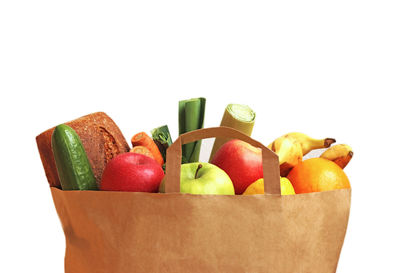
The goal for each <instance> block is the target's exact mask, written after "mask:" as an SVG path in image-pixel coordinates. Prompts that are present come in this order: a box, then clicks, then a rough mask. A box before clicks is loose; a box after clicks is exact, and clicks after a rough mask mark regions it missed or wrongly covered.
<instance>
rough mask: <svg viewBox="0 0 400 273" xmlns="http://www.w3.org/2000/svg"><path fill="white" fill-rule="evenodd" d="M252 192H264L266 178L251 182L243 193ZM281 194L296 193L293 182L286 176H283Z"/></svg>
mask: <svg viewBox="0 0 400 273" xmlns="http://www.w3.org/2000/svg"><path fill="white" fill-rule="evenodd" d="M250 194H264V179H263V178H260V179H258V180H256V181H255V182H253V183H251V184H250V185H249V186H248V187H247V189H246V190H245V191H244V193H243V195H250ZM281 194H282V195H290V194H295V192H294V189H293V186H292V184H290V181H289V179H287V178H286V177H281Z"/></svg>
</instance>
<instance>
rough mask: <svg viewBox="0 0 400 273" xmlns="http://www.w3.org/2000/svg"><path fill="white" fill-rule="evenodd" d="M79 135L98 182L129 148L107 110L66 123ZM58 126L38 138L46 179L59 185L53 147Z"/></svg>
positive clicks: (56, 185) (52, 184)
mask: <svg viewBox="0 0 400 273" xmlns="http://www.w3.org/2000/svg"><path fill="white" fill-rule="evenodd" d="M64 124H66V125H68V126H70V127H71V128H72V129H74V130H75V131H76V133H77V134H78V135H79V137H80V139H81V141H82V144H83V147H84V148H85V151H86V154H87V156H88V158H89V162H90V165H91V166H92V169H93V173H94V176H95V178H96V182H97V184H98V185H99V183H100V181H101V176H102V174H103V170H104V168H105V166H106V164H107V163H108V162H109V161H110V160H111V159H112V158H114V157H115V156H116V155H118V154H121V153H125V152H128V151H129V145H128V143H127V142H126V139H125V137H124V136H123V135H122V132H121V130H120V129H119V128H118V126H117V125H116V124H115V122H114V121H113V120H112V119H111V118H110V117H109V116H108V115H107V114H106V113H104V112H96V113H93V114H89V115H86V116H83V117H80V118H78V119H75V120H72V121H69V122H65V123H64ZM54 128H55V127H53V128H50V129H48V130H46V131H45V132H43V133H41V134H40V135H38V136H37V137H36V143H37V146H38V149H39V153H40V158H41V160H42V163H43V167H44V171H45V173H46V177H47V180H48V182H49V184H50V186H52V187H58V188H60V187H61V186H60V180H59V178H58V173H57V168H56V163H55V161H54V156H53V152H52V149H51V135H52V134H53V130H54Z"/></svg>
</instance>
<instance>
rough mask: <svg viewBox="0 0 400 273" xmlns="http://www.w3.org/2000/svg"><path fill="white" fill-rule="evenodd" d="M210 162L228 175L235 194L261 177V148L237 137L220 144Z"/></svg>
mask: <svg viewBox="0 0 400 273" xmlns="http://www.w3.org/2000/svg"><path fill="white" fill-rule="evenodd" d="M211 163H212V164H214V165H217V166H218V167H220V168H221V169H223V170H224V171H225V172H226V173H227V174H228V175H229V177H230V178H231V180H232V182H233V186H234V187H235V193H236V194H242V193H243V192H244V191H245V190H246V188H247V187H248V186H249V185H250V184H251V183H253V182H254V181H256V180H257V179H260V178H263V169H262V156H261V149H259V148H256V147H254V146H252V145H250V144H248V143H246V142H244V141H241V140H238V139H233V140H230V141H228V142H226V143H225V144H224V145H222V146H221V148H219V149H218V151H217V152H216V153H215V155H214V157H213V159H212V160H211Z"/></svg>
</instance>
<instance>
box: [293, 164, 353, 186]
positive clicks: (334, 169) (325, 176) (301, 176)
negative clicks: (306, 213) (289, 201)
mask: <svg viewBox="0 0 400 273" xmlns="http://www.w3.org/2000/svg"><path fill="white" fill-rule="evenodd" d="M287 178H289V180H290V182H292V185H293V188H294V191H295V192H296V193H307V192H319V191H329V190H336V189H347V188H350V182H349V179H348V178H347V176H346V174H345V173H344V171H343V170H342V169H341V168H340V167H339V166H338V165H337V164H336V163H334V162H332V161H330V160H327V159H324V158H319V157H318V158H310V159H307V160H304V161H302V162H300V163H299V164H297V165H296V166H295V167H294V168H293V169H292V170H291V171H290V173H289V174H288V176H287Z"/></svg>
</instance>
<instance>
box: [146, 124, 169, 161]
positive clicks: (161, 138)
mask: <svg viewBox="0 0 400 273" xmlns="http://www.w3.org/2000/svg"><path fill="white" fill-rule="evenodd" d="M151 136H152V138H153V140H154V142H155V143H156V145H157V147H158V149H159V150H160V152H161V155H162V157H163V159H164V162H166V161H167V149H168V147H169V146H171V144H172V139H171V134H170V133H169V129H168V126H167V125H164V126H161V127H158V128H155V129H153V130H151Z"/></svg>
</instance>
